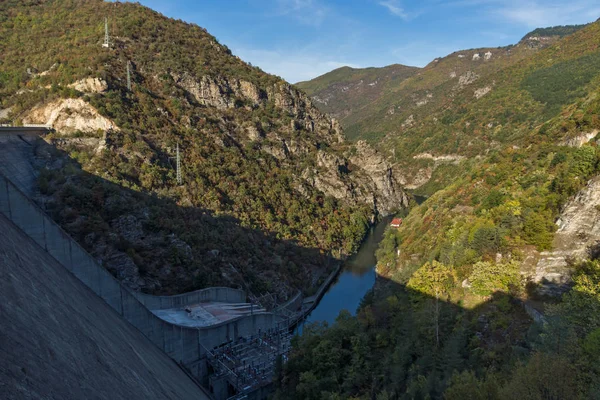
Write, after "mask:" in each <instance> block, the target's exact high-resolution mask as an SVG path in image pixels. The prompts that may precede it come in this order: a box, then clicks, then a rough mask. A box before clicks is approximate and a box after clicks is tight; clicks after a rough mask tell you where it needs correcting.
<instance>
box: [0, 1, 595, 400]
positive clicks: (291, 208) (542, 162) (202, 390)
mask: <svg viewBox="0 0 600 400" xmlns="http://www.w3.org/2000/svg"><path fill="white" fill-rule="evenodd" d="M392 3H394V4H396V3H395V2H387V3H386V4H387V6H386V7H387V8H389V9H390V10H393V9H394V8H393V7H392V8H390V7H388V6H390V5H393V4H392ZM380 5H383V4H380ZM297 6H298V7H300V5H297ZM285 15H287V14H282V16H285ZM99 16H101V17H102V18H101V19H99V18H100V17H99ZM282 16H280V17H282ZM396 16H399V15H396ZM104 18H106V19H104ZM231 18H234V16H233V14H231ZM282 18H283V17H282ZM405 22H408V19H407V20H406V21H405ZM313 28H314V29H317V26H316V25H315V26H314V27H313ZM0 54H1V57H0V125H1V126H0V224H1V225H2V226H3V229H2V231H3V232H4V234H3V235H4V238H5V239H6V240H5V241H4V242H6V243H4V242H2V246H1V248H0V268H2V274H3V276H4V277H5V279H4V280H3V282H2V285H0V297H1V298H2V300H3V309H4V311H5V312H4V313H3V315H4V314H5V315H6V316H7V317H6V318H4V320H3V324H2V327H0V328H1V329H0V336H2V337H4V338H5V340H1V341H0V351H2V352H4V353H6V354H9V355H10V357H8V358H6V359H4V361H0V384H2V385H4V382H7V386H8V387H9V391H8V393H9V394H10V396H11V397H10V398H14V399H25V398H33V397H36V396H37V397H39V398H42V397H44V396H46V397H47V396H50V395H49V394H48V393H50V392H48V393H44V387H45V384H44V382H47V381H48V380H50V379H51V380H52V381H53V385H51V386H52V391H53V392H52V393H60V394H61V396H62V398H73V399H75V398H95V397H97V398H132V397H133V398H163V397H164V398H198V397H200V398H204V397H207V398H215V399H219V400H220V399H242V398H255V399H263V398H274V399H315V400H317V399H377V400H387V399H465V398H473V399H511V398H523V399H542V398H543V399H546V398H548V399H585V398H596V397H597V396H599V393H600V369H599V367H598V366H600V359H599V358H598V354H600V320H599V319H598V311H599V310H600V252H599V247H598V245H599V243H600V232H599V231H598V229H599V228H598V226H599V224H598V221H599V220H600V183H599V177H600V148H599V146H598V144H599V140H600V139H599V137H598V132H599V131H600V63H599V62H598V61H600V21H596V22H590V23H587V24H583V25H568V26H556V27H549V28H538V29H535V30H533V31H531V32H530V33H528V34H526V35H525V36H523V37H522V39H521V40H520V41H518V42H517V43H515V44H513V45H508V46H503V47H481V48H473V49H467V50H461V51H455V52H453V53H451V54H448V55H443V54H440V57H438V58H435V59H433V60H431V62H429V63H428V64H427V65H425V66H424V67H411V66H404V65H401V64H391V65H389V66H385V67H381V68H355V67H348V66H345V67H341V68H338V69H335V70H333V71H331V72H328V73H326V74H324V75H322V76H319V77H316V78H314V79H312V80H309V81H303V82H299V83H296V84H291V83H288V82H287V81H286V80H284V79H283V78H281V77H279V76H275V75H272V74H269V73H266V72H264V71H263V70H262V69H261V68H259V67H257V66H254V65H252V64H250V63H247V62H246V61H244V60H242V59H241V58H239V57H238V56H236V55H235V54H234V52H233V51H232V50H231V49H230V48H228V47H227V46H226V45H224V44H222V43H220V42H219V40H218V39H217V38H216V37H215V36H213V35H212V34H211V33H209V32H208V31H207V30H206V29H205V28H203V27H201V26H199V25H196V24H193V23H188V22H185V21H182V20H176V19H173V18H169V17H167V16H164V15H162V14H160V13H158V12H156V11H154V10H152V9H150V8H148V7H145V6H143V5H141V4H139V3H131V2H123V3H122V2H118V1H116V2H112V1H110V2H109V1H102V0H26V1H17V0H6V1H4V2H2V3H1V4H0ZM392 219H393V221H394V223H393V224H391V221H392ZM36 268H44V270H43V271H40V272H39V274H38V273H36ZM67 297H69V299H70V301H71V302H72V303H73V305H69V301H66V300H65V299H66V298H67ZM81 306H85V307H87V308H88V309H89V310H92V311H90V313H91V314H86V312H84V311H85V310H83V308H81ZM107 306H108V307H107ZM78 307H79V308H78ZM85 307H84V308H85ZM36 310H43V311H40V312H39V313H38V311H36ZM22 311H24V312H25V313H26V315H24V314H23V313H22ZM11 321H15V323H14V324H13V322H11ZM38 321H39V323H38ZM15 324H16V325H15ZM43 326H48V327H49V329H50V331H49V332H48V333H49V338H48V340H45V339H44V340H42V339H41V338H40V336H41V335H43V334H42V333H41V332H43ZM63 326H65V327H67V328H66V329H65V330H64V331H62V330H61V327H63ZM9 327H10V329H9ZM113 327H116V328H115V329H117V330H116V331H111V328H113ZM25 331H30V332H33V333H32V338H31V340H29V341H28V340H25V339H24V338H22V337H21V336H23V334H24V332H25ZM92 331H94V332H92ZM9 343H10V344H11V345H10V348H9V345H8V344H9ZM70 343H73V345H72V346H71V345H70ZM94 346H96V347H94ZM20 347H22V348H23V349H24V352H23V356H22V357H20V356H19V354H18V351H17V349H18V348H20ZM124 348H127V349H129V350H132V349H133V350H134V353H136V354H135V356H131V357H130V356H127V358H128V360H124V359H122V356H123V355H126V353H127V351H129V350H127V351H125V350H123V349H124ZM105 350H106V351H105ZM119 352H121V353H123V352H125V353H123V354H121V355H119V354H117V353H119ZM38 353H41V354H43V357H41V359H42V362H41V363H39V364H38V363H37V361H36V360H37V358H36V354H38ZM146 357H149V358H148V360H149V361H148V362H147V363H145V361H144V359H145V358H146ZM56 360H58V361H57V362H58V363H59V365H62V366H63V367H61V368H64V369H65V376H67V374H68V377H67V378H65V381H64V382H65V383H64V385H62V386H61V384H60V383H58V381H57V380H58V379H59V376H61V374H60V373H59V372H58V371H56V370H52V371H51V373H50V372H49V373H48V374H46V373H45V372H44V370H45V368H46V365H47V364H48V365H49V364H52V363H53V362H55V361H56ZM115 363H117V364H123V365H126V366H127V370H128V371H129V372H123V371H121V369H122V368H121V367H119V366H117V365H116V364H115ZM73 365H77V368H75V367H73ZM80 370H81V371H88V370H89V371H96V372H97V373H98V376H99V377H100V379H102V382H105V383H106V385H99V384H98V382H93V381H92V380H89V379H88V378H89V377H85V378H83V377H80V376H79V374H81V375H85V374H83V373H82V372H81V371H80ZM111 371H112V372H111ZM114 371H117V372H118V371H121V372H119V373H113V372H114ZM163 372H164V376H162V374H163ZM131 374H133V375H135V376H138V377H140V379H139V381H136V380H135V379H132V378H131V376H132V375H131ZM152 377H155V378H156V381H154V380H153V379H150V378H152ZM79 381H81V382H86V383H85V385H84V386H81V387H79V388H77V389H76V390H75V389H71V390H67V388H74V387H75V386H77V383H76V382H79ZM82 385H83V384H82ZM173 385H175V386H176V388H175V386H173ZM101 386H103V387H101ZM104 387H106V388H108V389H106V388H104ZM110 388H112V389H110ZM48 390H50V389H48ZM167 392H168V393H167ZM37 397H36V398H37Z"/></svg>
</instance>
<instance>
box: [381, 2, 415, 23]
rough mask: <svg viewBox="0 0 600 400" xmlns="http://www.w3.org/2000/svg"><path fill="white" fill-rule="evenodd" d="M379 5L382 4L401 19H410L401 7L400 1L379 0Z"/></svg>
mask: <svg viewBox="0 0 600 400" xmlns="http://www.w3.org/2000/svg"><path fill="white" fill-rule="evenodd" d="M379 5H380V6H383V7H385V8H387V9H388V11H389V12H390V13H391V14H392V15H395V16H396V17H400V18H402V19H403V20H408V19H410V16H409V15H408V13H407V12H406V11H404V8H402V7H401V6H400V3H398V1H397V0H386V1H380V2H379Z"/></svg>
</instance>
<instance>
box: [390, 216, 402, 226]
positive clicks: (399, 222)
mask: <svg viewBox="0 0 600 400" xmlns="http://www.w3.org/2000/svg"><path fill="white" fill-rule="evenodd" d="M400 225H402V218H394V219H393V220H392V223H391V224H390V226H391V227H392V228H400Z"/></svg>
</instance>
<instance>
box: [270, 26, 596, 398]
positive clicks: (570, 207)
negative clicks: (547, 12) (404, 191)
mask: <svg viewBox="0 0 600 400" xmlns="http://www.w3.org/2000/svg"><path fill="white" fill-rule="evenodd" d="M555 31H556V32H558V33H557V34H556V35H553V36H552V38H550V39H548V40H547V41H546V42H545V44H544V45H543V46H542V47H543V48H541V49H540V48H536V49H535V50H533V49H532V50H531V51H532V52H533V53H532V54H529V55H527V56H523V57H521V58H520V59H518V60H515V61H514V62H508V60H507V59H506V58H505V59H504V61H506V63H505V64H504V66H502V67H500V65H497V66H496V67H494V68H495V69H496V71H494V72H490V71H491V70H490V69H488V70H487V72H484V70H483V69H479V70H477V72H475V71H473V74H469V73H465V74H463V75H462V76H465V77H466V78H465V79H463V87H460V88H459V87H457V86H454V85H456V83H455V82H454V83H442V87H445V91H442V90H441V89H440V88H439V87H438V88H437V89H436V90H440V91H438V92H433V93H438V95H443V96H446V97H445V98H444V101H443V102H441V103H437V104H432V103H435V102H436V100H435V99H436V94H433V96H432V100H431V101H430V102H428V103H427V104H424V105H422V106H419V107H420V108H423V109H426V108H427V107H428V106H429V105H430V104H431V107H432V108H431V109H429V113H430V115H425V114H418V115H420V117H417V114H416V111H414V110H413V111H410V113H411V115H413V119H412V122H411V123H410V124H406V125H404V126H402V125H401V126H400V128H399V129H398V130H395V131H392V130H389V131H386V132H387V133H386V134H385V135H384V136H385V140H384V143H392V142H393V143H396V144H397V147H396V153H395V154H396V158H397V159H398V160H399V162H400V159H404V161H403V165H410V164H411V163H415V161H416V163H415V164H413V167H415V168H416V167H418V168H423V167H425V165H423V164H425V163H426V162H431V164H430V166H432V165H433V164H434V162H435V163H436V164H437V168H438V177H440V176H441V175H442V174H445V176H443V179H439V180H437V181H435V174H434V179H433V180H431V181H430V182H429V183H428V184H427V185H425V186H423V187H421V190H423V192H424V194H427V195H430V197H429V198H428V199H426V201H424V202H423V203H422V204H421V205H419V206H415V207H414V208H412V209H411V211H410V214H409V215H408V216H407V217H406V218H404V220H403V223H402V225H401V226H400V227H399V228H398V229H389V230H388V231H387V233H386V235H385V237H384V239H383V241H382V242H381V244H380V248H379V250H378V252H377V259H378V266H377V271H378V274H379V278H378V283H377V286H376V290H374V292H373V293H372V294H371V296H369V297H368V298H366V299H365V300H364V302H363V305H362V307H361V309H360V311H359V312H358V315H357V317H356V318H353V317H350V316H348V315H341V316H340V318H339V320H338V322H337V323H336V324H335V325H333V327H331V328H330V329H323V328H322V327H315V328H314V331H312V332H311V333H309V334H304V335H303V336H302V337H301V338H299V339H298V342H297V343H296V346H297V347H296V351H295V353H294V354H293V356H292V357H291V361H290V362H289V364H288V365H287V366H286V367H285V368H284V373H283V375H282V379H283V383H282V385H281V387H280V392H279V393H280V395H281V398H288V396H289V394H290V393H292V396H293V397H294V398H298V399H300V398H303V399H305V398H314V399H316V398H364V399H367V398H377V399H397V398H406V399H412V398H423V399H425V398H445V399H465V398H470V399H512V398H522V399H589V398H598V396H600V369H599V366H600V359H599V358H598V354H600V352H599V351H598V349H599V347H598V345H599V343H600V342H599V341H598V338H599V337H600V322H599V320H598V318H597V317H595V316H594V315H596V314H597V312H598V310H599V309H600V308H599V307H600V296H599V293H600V292H599V288H600V280H599V276H600V275H599V274H600V263H599V261H598V248H597V244H598V242H599V239H600V237H599V236H598V231H597V229H596V228H595V227H596V221H598V218H599V217H600V211H599V210H600V197H599V195H600V193H598V190H597V181H598V175H599V174H600V150H599V149H598V142H597V134H598V132H599V129H600V119H599V116H600V101H599V98H600V97H599V95H600V67H599V65H600V64H598V62H597V58H598V57H599V56H600V52H599V51H600V49H599V47H598V46H599V44H600V23H598V22H596V23H593V24H590V25H587V26H585V27H583V28H581V27H578V28H577V29H571V30H570V31H569V32H565V36H564V37H563V38H560V36H561V34H560V32H563V31H564V29H558V30H553V29H547V30H539V31H538V34H542V33H544V32H551V33H553V32H555ZM568 33H571V34H570V35H568ZM530 36H531V38H530V39H529V40H534V39H533V38H534V37H536V36H535V35H530ZM537 38H538V40H534V41H535V42H538V43H539V38H540V36H537ZM526 43H527V42H522V43H521V44H520V45H519V46H521V48H520V49H519V47H518V46H517V48H513V49H512V50H511V51H512V52H513V54H518V53H519V52H524V51H530V50H526V49H525V48H523V47H524V46H526ZM502 51H503V52H505V51H508V50H507V49H503V50H502ZM490 52H492V53H493V55H492V56H491V57H490V58H489V59H488V60H487V61H486V60H478V59H476V57H474V54H472V53H473V51H470V52H466V51H465V52H458V53H457V54H459V55H460V54H465V55H466V56H467V57H468V58H469V61H468V62H469V63H471V62H472V63H475V62H480V61H481V62H490V63H492V62H493V61H494V56H495V54H497V52H494V51H493V50H490ZM469 53H471V54H469ZM475 53H479V54H480V53H481V51H479V50H477V51H475ZM449 57H452V58H455V57H456V58H457V55H456V54H454V55H452V56H449ZM467 57H464V58H461V59H466V58H467ZM482 57H483V55H482ZM474 58H475V59H474ZM466 62H467V61H465V63H466ZM448 63H449V61H448V58H446V59H440V60H437V61H434V62H433V63H432V64H430V66H428V67H427V68H425V70H424V71H422V72H421V77H422V79H423V80H425V79H432V80H433V79H434V78H435V76H434V75H432V73H430V72H428V71H434V70H436V69H437V68H445V67H447V66H448ZM481 68H483V67H481ZM486 68H487V67H486ZM446 72H447V71H446ZM437 76H438V77H440V75H437ZM411 79H415V78H408V79H407V80H406V81H405V83H404V84H403V85H406V86H405V87H408V85H413V84H415V85H416V84H417V83H416V82H417V80H415V81H414V82H410V80H411ZM444 85H445V86H444ZM481 88H487V89H486V90H484V91H478V90H480V89H481ZM488 89H489V90H488ZM402 93H404V92H402V91H401V90H398V91H396V92H395V96H394V95H393V94H392V92H390V94H389V97H388V99H389V100H390V101H397V102H406V101H409V100H407V99H406V98H405V97H403V96H402ZM400 109H402V107H400ZM419 113H420V111H419ZM388 115H389V116H390V117H389V118H388V119H387V120H386V119H385V118H386V117H384V116H383V115H379V120H378V121H377V117H375V116H374V117H373V118H372V119H371V120H370V121H371V122H372V123H373V124H377V123H379V124H384V123H389V124H393V123H396V122H398V121H396V122H394V120H393V118H392V115H393V114H388ZM369 118H371V117H369ZM361 124H362V122H361ZM361 126H362V128H357V129H358V131H357V132H360V133H364V134H366V135H368V134H369V132H372V130H369V128H367V127H368V126H376V125H369V124H367V123H366V122H365V125H361ZM390 126H391V125H390ZM425 152H428V154H429V156H419V154H423V153H425ZM449 154H450V155H454V156H460V157H454V158H451V159H447V160H449V161H451V162H452V163H453V164H452V165H448V164H446V165H444V164H443V162H444V161H445V160H444V159H438V160H435V157H440V156H443V155H449ZM414 156H417V157H416V160H415V159H414V158H413V157H414ZM447 160H446V162H447ZM419 162H421V163H423V164H421V165H419V164H418V163H419ZM418 190H419V189H417V191H418ZM588 207H589V210H588ZM365 371H367V372H365Z"/></svg>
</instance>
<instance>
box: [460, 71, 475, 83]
mask: <svg viewBox="0 0 600 400" xmlns="http://www.w3.org/2000/svg"><path fill="white" fill-rule="evenodd" d="M477 79H479V75H477V74H476V73H475V72H473V71H467V72H466V73H464V74H463V75H461V76H460V77H459V78H458V86H459V87H464V86H467V85H470V84H471V83H473V82H475V81H476V80H477Z"/></svg>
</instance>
